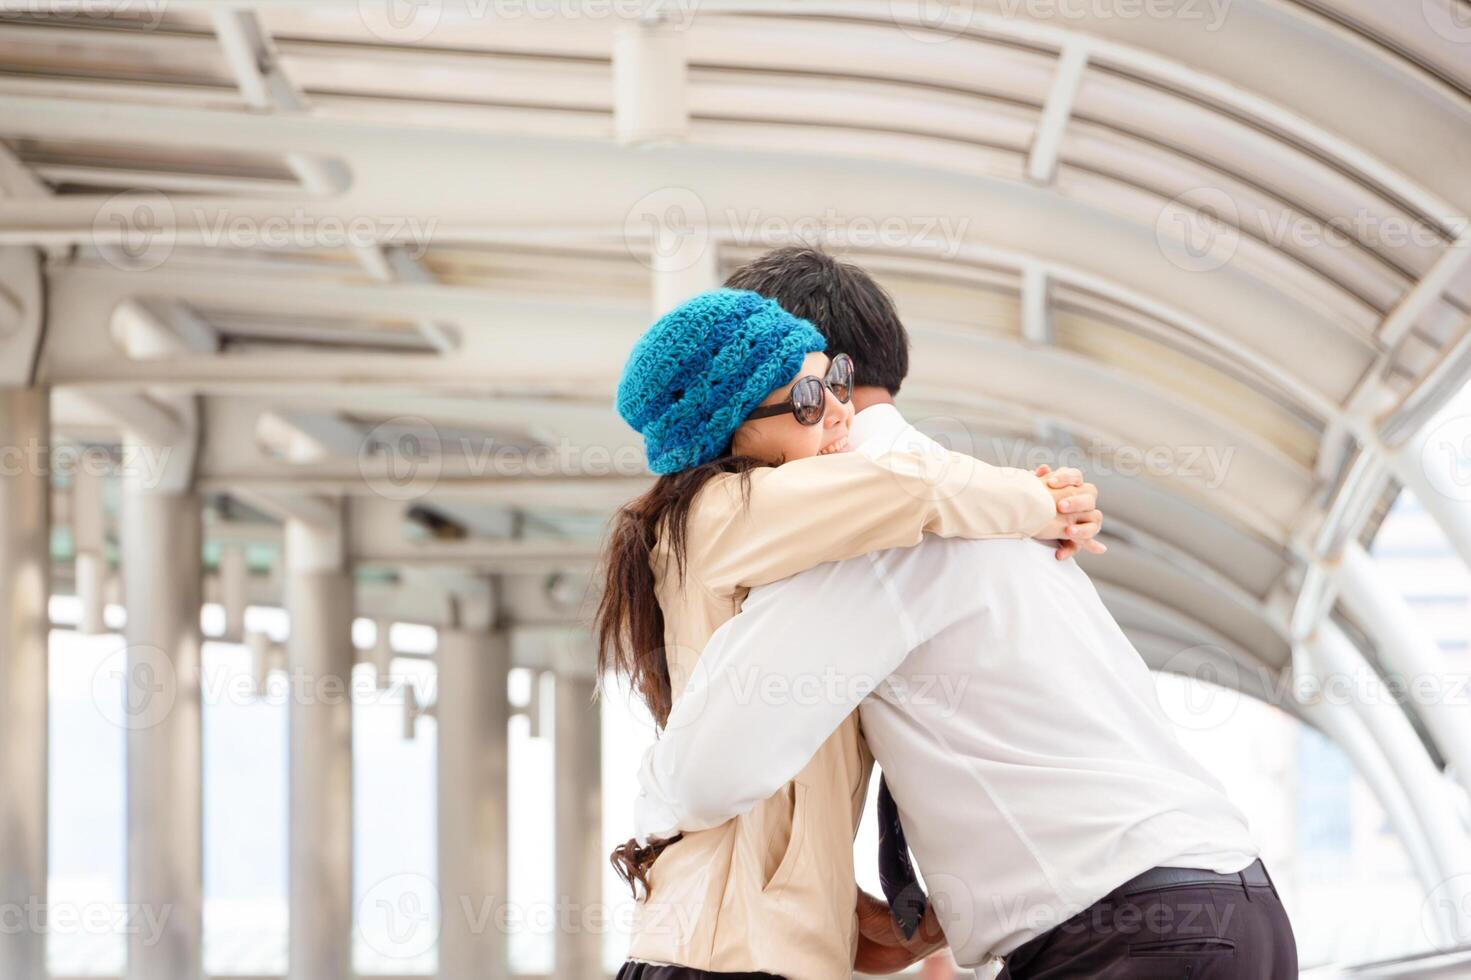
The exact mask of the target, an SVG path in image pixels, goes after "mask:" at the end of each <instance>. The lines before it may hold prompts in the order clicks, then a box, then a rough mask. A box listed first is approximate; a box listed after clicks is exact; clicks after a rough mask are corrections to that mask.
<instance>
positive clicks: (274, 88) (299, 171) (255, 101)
mask: <svg viewBox="0 0 1471 980" xmlns="http://www.w3.org/2000/svg"><path fill="white" fill-rule="evenodd" d="M213 20H214V25H215V33H216V34H217V35H218V37H219V40H220V47H221V49H222V50H223V51H224V53H225V61H226V63H227V64H228V65H229V66H230V71H231V73H232V74H234V76H235V81H236V83H237V84H238V85H239V86H240V94H241V95H242V96H244V98H245V101H246V102H247V103H249V105H250V106H251V107H252V108H255V109H262V110H268V111H272V112H281V113H287V114H305V113H306V112H307V104H306V100H305V99H303V98H302V96H301V93H300V92H298V91H297V89H296V86H294V85H293V84H291V80H290V79H289V78H287V77H286V73H285V72H284V71H283V70H282V69H281V65H280V61H279V59H278V58H277V56H276V51H275V48H274V47H273V46H272V45H271V39H270V36H269V35H268V34H267V33H266V31H265V29H264V28H263V27H261V24H260V21H259V19H257V17H256V16H255V14H254V13H253V12H251V11H249V10H242V9H238V8H237V9H226V10H218V9H217V10H216V11H215V12H214V15H213ZM286 164H287V166H289V167H290V168H291V170H292V172H293V173H295V174H296V176H297V179H298V180H300V181H301V183H302V185H303V186H304V187H305V188H306V189H307V190H308V191H310V192H312V193H313V194H336V193H339V192H341V191H343V190H345V189H346V188H347V186H348V184H350V183H351V178H350V177H349V175H348V172H347V168H346V167H345V166H344V165H343V164H342V162H341V161H340V160H332V159H327V158H323V157H317V156H311V155H309V154H302V153H290V154H287V156H286Z"/></svg>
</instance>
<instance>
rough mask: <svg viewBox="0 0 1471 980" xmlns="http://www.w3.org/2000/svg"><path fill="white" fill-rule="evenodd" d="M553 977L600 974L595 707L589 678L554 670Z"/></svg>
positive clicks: (603, 923)
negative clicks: (554, 928)
mask: <svg viewBox="0 0 1471 980" xmlns="http://www.w3.org/2000/svg"><path fill="white" fill-rule="evenodd" d="M556 682H557V686H556V691H557V693H556V707H555V712H556V742H555V758H556V770H557V772H556V787H557V789H556V842H557V843H556V852H557V855H556V862H557V879H556V880H557V905H558V909H557V951H556V966H555V972H554V973H553V976H554V977H555V978H556V980H590V978H593V977H601V976H603V965H602V941H603V933H604V932H605V931H606V930H607V928H608V914H607V909H606V908H605V907H604V905H603V900H602V899H603V896H602V889H603V875H602V869H603V854H602V821H603V790H602V769H603V767H602V712H601V710H600V706H599V704H598V703H597V702H596V701H594V700H593V695H594V693H595V692H596V689H597V684H596V681H594V680H593V678H591V677H586V678H584V677H580V676H576V675H575V674H572V673H570V672H567V671H562V672H559V673H558V674H557V678H556Z"/></svg>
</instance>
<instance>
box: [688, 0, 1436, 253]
mask: <svg viewBox="0 0 1471 980" xmlns="http://www.w3.org/2000/svg"><path fill="white" fill-rule="evenodd" d="M886 7H887V10H886V13H887V15H888V16H887V17H882V18H881V17H878V16H875V13H874V9H873V8H872V7H869V6H866V5H863V4H861V3H857V2H853V0H802V3H801V5H800V11H801V13H802V14H803V15H807V16H811V15H822V14H827V15H830V16H837V17H842V18H844V19H850V20H870V21H882V22H884V23H893V22H895V21H900V20H902V21H905V22H907V24H908V26H909V29H910V30H914V31H921V32H922V31H925V30H932V26H931V25H932V23H933V17H932V16H927V14H928V11H926V10H925V9H924V4H923V0H892V2H890V3H889V4H887V5H886ZM798 9H799V8H797V7H796V6H795V5H794V4H792V3H789V2H786V0H773V2H762V0H707V2H706V3H703V4H702V5H701V13H702V14H706V15H709V14H712V13H731V14H773V13H781V12H783V11H790V12H794V13H795V12H796V11H797V10H798ZM966 21H967V23H966V25H965V26H963V27H960V28H958V29H955V30H950V31H946V32H945V33H948V34H951V35H955V36H960V35H969V36H976V37H985V36H987V35H990V36H999V37H1006V38H1011V39H1014V40H1016V41H1018V42H1022V43H1025V44H1027V45H1030V46H1040V47H1042V48H1045V49H1047V50H1051V51H1054V52H1056V51H1061V50H1063V49H1064V48H1066V47H1069V46H1074V45H1076V46H1078V47H1080V48H1081V49H1082V51H1083V52H1084V53H1085V54H1086V55H1087V58H1088V61H1089V63H1090V64H1094V65H1117V66H1119V67H1121V68H1125V69H1128V70H1129V71H1131V72H1133V73H1136V74H1139V75H1143V76H1145V77H1147V78H1151V79H1153V80H1155V81H1157V82H1162V83H1166V84H1169V85H1171V86H1173V87H1175V88H1178V89H1180V90H1183V91H1186V92H1192V93H1195V94H1196V95H1198V96H1200V97H1202V98H1204V99H1206V100H1208V101H1211V102H1214V103H1216V104H1218V105H1222V106H1226V107H1229V108H1230V109H1231V110H1232V111H1234V112H1235V113H1237V114H1239V115H1242V116H1245V117H1248V118H1252V119H1255V120H1258V121H1259V122H1260V123H1261V124H1263V125H1264V126H1267V127H1270V128H1271V129H1273V130H1275V131H1276V132H1277V133H1278V134H1279V136H1280V138H1283V139H1284V140H1287V141H1291V142H1298V143H1300V144H1303V145H1306V146H1311V147H1313V149H1314V151H1315V152H1316V153H1318V154H1319V155H1320V156H1322V157H1323V158H1325V159H1329V160H1334V161H1336V162H1338V163H1339V164H1340V165H1342V166H1345V167H1348V168H1350V169H1352V170H1354V171H1356V172H1358V173H1360V174H1362V175H1363V176H1364V177H1365V178H1366V179H1367V180H1368V181H1370V182H1371V183H1374V184H1377V185H1379V186H1382V187H1383V188H1385V189H1386V190H1387V191H1389V192H1390V193H1391V195H1392V196H1394V197H1397V198H1399V199H1400V200H1403V201H1405V202H1407V203H1410V204H1413V205H1414V207H1415V208H1416V209H1417V210H1419V211H1420V212H1421V213H1422V214H1424V215H1425V216H1427V217H1430V218H1433V219H1434V220H1435V221H1436V222H1437V223H1438V224H1439V225H1440V227H1441V228H1442V229H1443V230H1445V231H1448V232H1449V233H1450V234H1451V235H1452V236H1453V235H1454V233H1455V231H1454V230H1455V229H1456V228H1458V227H1459V224H1458V223H1459V222H1460V221H1461V220H1463V219H1462V216H1461V215H1460V214H1459V212H1458V210H1457V209H1456V208H1455V207H1454V206H1452V205H1451V204H1450V203H1449V202H1448V201H1446V200H1445V199H1444V198H1442V197H1441V196H1440V195H1439V194H1437V193H1435V192H1434V191H1432V190H1431V189H1429V188H1427V187H1425V186H1424V185H1422V184H1420V183H1419V182H1417V181H1415V180H1413V179H1411V178H1410V177H1408V176H1406V175H1405V174H1403V173H1402V172H1400V171H1399V170H1397V169H1395V168H1393V167H1391V166H1389V165H1388V164H1386V163H1384V162H1383V161H1382V160H1380V159H1378V158H1377V157H1375V156H1374V155H1373V154H1371V153H1369V152H1367V151H1365V150H1364V149H1362V148H1361V147H1359V146H1358V145H1356V144H1354V143H1353V142H1351V141H1349V140H1347V139H1344V138H1343V137H1340V136H1338V135H1336V134H1334V133H1332V132H1330V131H1328V130H1326V129H1324V128H1323V127H1321V126H1319V125H1317V124H1316V123H1314V122H1312V121H1311V120H1309V119H1307V118H1305V117H1303V116H1302V115H1300V114H1298V113H1294V112H1292V111H1290V110H1288V109H1286V108H1285V107H1283V106H1282V105H1281V104H1279V103H1277V102H1273V101H1271V100H1270V99H1267V98H1264V97H1262V96H1259V95H1256V94H1254V93H1251V92H1248V91H1245V90H1244V89H1241V88H1239V87H1238V86H1235V85H1232V84H1230V83H1228V82H1225V81H1223V80H1221V79H1220V78H1218V77H1216V76H1214V75H1210V74H1207V73H1205V72H1202V71H1199V70H1198V69H1195V68H1192V67H1190V66H1189V65H1186V64H1183V63H1181V62H1178V61H1174V60H1171V59H1168V58H1163V57H1161V56H1159V55H1156V54H1153V53H1151V52H1148V51H1145V50H1144V49H1142V48H1139V47H1134V46H1130V45H1126V44H1122V43H1119V42H1117V41H1112V40H1107V39H1103V38H1099V37H1097V36H1094V35H1091V34H1088V33H1085V32H1083V31H1081V30H1071V29H1068V28H1061V27H1056V26H1053V25H1051V24H1042V23H1037V22H1034V21H1027V20H1023V19H1020V18H1013V17H1007V16H1003V15H998V14H993V13H989V12H985V11H981V10H973V9H968V10H967V17H966Z"/></svg>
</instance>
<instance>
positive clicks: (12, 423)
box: [0, 388, 51, 980]
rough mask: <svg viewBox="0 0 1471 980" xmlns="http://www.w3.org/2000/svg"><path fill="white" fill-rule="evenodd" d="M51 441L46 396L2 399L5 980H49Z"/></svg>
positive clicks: (0, 973) (35, 392) (0, 754)
mask: <svg viewBox="0 0 1471 980" xmlns="http://www.w3.org/2000/svg"><path fill="white" fill-rule="evenodd" d="M50 440H51V427H50V411H49V392H48V391H47V390H46V389H44V388H32V389H5V390H0V909H3V910H6V918H13V917H16V916H17V915H23V916H24V918H23V919H21V920H20V928H18V929H16V928H0V977H5V978H7V980H12V978H13V980H45V976H46V931H45V920H44V916H43V910H44V909H45V907H46V785H47V780H46V774H47V735H46V724H47V712H46V670H47V655H46V642H47V635H48V633H49V632H50V621H49V619H48V617H47V608H46V605H47V599H48V598H49V596H50V592H51V587H50V586H51V581H50V580H51V541H50V531H51V473H50V454H49V451H48V450H49V447H50ZM10 910H15V911H10ZM6 924H7V923H6V922H4V921H3V920H0V926H5V925H6Z"/></svg>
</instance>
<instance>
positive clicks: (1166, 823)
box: [787, 538, 1257, 965]
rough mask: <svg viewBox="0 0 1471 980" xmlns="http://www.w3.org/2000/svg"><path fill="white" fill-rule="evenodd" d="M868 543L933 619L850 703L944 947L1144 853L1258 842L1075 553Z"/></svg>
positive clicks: (1048, 911)
mask: <svg viewBox="0 0 1471 980" xmlns="http://www.w3.org/2000/svg"><path fill="white" fill-rule="evenodd" d="M862 560H863V559H855V561H862ZM870 560H871V561H872V563H873V566H874V570H875V571H876V572H877V573H878V575H879V577H880V578H882V579H883V580H884V581H885V583H886V587H887V588H888V589H890V590H892V592H893V594H894V598H895V599H896V600H897V602H898V603H899V604H900V605H901V606H902V607H903V608H904V609H905V610H906V611H907V615H908V616H909V617H910V618H911V619H912V620H913V621H914V622H915V623H916V624H923V623H925V622H930V623H937V622H938V623H942V624H943V625H941V626H940V627H939V628H938V629H935V630H933V631H925V635H926V636H927V637H928V638H927V639H925V640H924V641H923V642H921V643H920V644H919V645H917V646H916V647H914V649H913V650H912V651H911V653H910V654H909V656H908V658H907V659H906V660H905V661H904V662H903V663H902V664H901V665H900V666H899V668H898V669H897V670H896V671H895V672H894V674H893V675H891V677H890V679H889V680H888V681H887V682H886V683H885V684H884V685H882V686H881V687H880V688H879V689H878V690H876V691H875V693H874V694H872V695H870V696H869V697H868V698H867V699H866V700H865V701H864V702H863V704H862V706H861V712H862V720H863V729H864V733H865V735H866V736H867V738H868V742H869V746H870V747H871V748H872V749H873V752H874V755H875V757H876V758H877V759H878V761H879V763H880V764H881V765H882V766H883V768H884V771H885V774H886V777H887V778H888V781H889V784H890V786H891V787H892V789H893V792H894V795H895V798H896V800H897V801H898V803H899V806H900V811H901V814H902V816H903V818H904V824H905V830H906V832H907V834H908V838H909V843H910V846H911V848H912V850H913V851H914V853H915V856H916V858H917V859H918V862H919V866H920V869H921V872H922V874H923V875H924V877H925V881H926V884H927V886H928V888H929V890H930V891H931V894H932V895H933V897H934V898H935V900H936V903H937V908H938V909H939V910H940V913H941V921H942V923H944V924H945V929H946V935H947V938H948V939H949V941H950V944H951V946H952V948H953V949H954V950H955V953H956V957H957V959H958V960H959V962H961V963H963V964H970V965H973V964H978V963H980V962H981V961H983V960H984V959H985V958H986V956H987V955H989V954H991V953H993V952H1008V951H1010V950H1011V949H1013V948H1015V947H1016V946H1018V945H1020V944H1021V943H1022V942H1025V941H1026V940H1027V939H1029V938H1031V937H1033V936H1035V935H1038V934H1040V933H1041V932H1044V931H1046V930H1047V929H1049V928H1051V927H1053V926H1056V925H1058V924H1060V923H1061V922H1062V921H1064V920H1065V919H1067V918H1069V917H1071V916H1072V915H1074V914H1075V913H1077V912H1079V911H1081V910H1083V909H1084V908H1086V907H1087V906H1089V905H1090V904H1092V903H1093V902H1094V901H1096V900H1097V899H1098V898H1100V897H1101V896H1102V895H1104V894H1105V893H1107V892H1108V891H1109V890H1111V889H1112V888H1114V887H1116V886H1118V885H1119V884H1121V883H1122V882H1124V881H1126V880H1128V879H1129V878H1131V877H1133V876H1134V875H1136V874H1138V873H1140V872H1143V871H1145V870H1147V869H1149V868H1153V867H1156V866H1176V867H1192V868H1205V869H1210V870H1214V871H1220V872H1224V873H1231V872H1236V871H1239V870H1241V869H1242V868H1244V867H1246V866H1247V865H1248V864H1250V863H1251V862H1252V860H1254V859H1255V858H1256V856H1257V848H1256V845H1255V843H1254V842H1253V840H1252V838H1251V834H1250V831H1249V830H1248V828H1247V825H1246V821H1245V818H1244V817H1243V816H1242V815H1241V814H1240V812H1239V811H1237V810H1236V808H1235V807H1234V806H1232V805H1231V803H1230V801H1229V800H1228V799H1227V798H1226V796H1225V794H1224V792H1223V791H1222V789H1221V787H1220V785H1219V784H1218V783H1217V782H1216V781H1215V780H1214V779H1213V778H1212V777H1211V776H1210V775H1209V774H1208V773H1207V772H1205V770H1204V769H1202V768H1201V767H1200V765H1199V764H1198V763H1196V762H1195V761H1194V759H1193V758H1192V757H1191V756H1190V755H1189V754H1188V753H1186V751H1185V750H1184V749H1183V747H1182V746H1181V745H1180V744H1179V742H1178V740H1177V739H1176V737H1175V734H1174V732H1173V729H1172V727H1171V725H1170V722H1169V720H1168V719H1167V717H1166V716H1165V715H1164V713H1163V711H1162V710H1161V709H1160V706H1159V702H1158V699H1157V697H1156V694H1155V689H1154V682H1153V678H1152V676H1151V674H1150V672H1149V669H1148V667H1147V666H1146V665H1145V664H1144V662H1143V661H1142V660H1141V659H1140V657H1139V654H1138V653H1137V651H1135V650H1134V648H1133V646H1132V645H1131V644H1130V643H1129V641H1128V639H1127V638H1126V637H1125V636H1124V634H1123V631H1122V630H1121V629H1120V628H1119V626H1118V624H1117V623H1116V622H1115V621H1114V619H1113V617H1112V616H1111V615H1110V614H1109V613H1108V610H1107V609H1106V608H1105V607H1104V605H1103V603H1102V601H1101V600H1100V599H1099V597H1098V593H1097V591H1096V590H1095V589H1094V587H1093V584H1092V582H1091V581H1090V580H1089V579H1088V576H1087V575H1086V574H1085V573H1084V572H1083V570H1082V569H1081V568H1079V567H1078V566H1077V564H1076V563H1075V562H1059V561H1056V560H1055V559H1054V558H1053V554H1052V549H1051V548H1049V547H1047V546H1045V545H1042V544H1040V543H1038V542H1034V541H1016V540H997V541H961V540H946V539H939V538H927V539H926V540H925V542H924V543H922V544H920V545H918V546H916V547H914V548H907V549H896V550H894V551H890V552H884V553H882V554H878V555H873V556H870ZM813 571H814V572H816V571H818V570H816V569H814V570H813ZM787 598H788V601H790V600H791V599H792V598H793V597H792V596H791V595H788V597H787Z"/></svg>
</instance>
